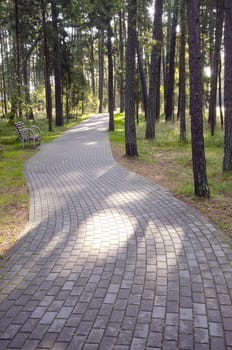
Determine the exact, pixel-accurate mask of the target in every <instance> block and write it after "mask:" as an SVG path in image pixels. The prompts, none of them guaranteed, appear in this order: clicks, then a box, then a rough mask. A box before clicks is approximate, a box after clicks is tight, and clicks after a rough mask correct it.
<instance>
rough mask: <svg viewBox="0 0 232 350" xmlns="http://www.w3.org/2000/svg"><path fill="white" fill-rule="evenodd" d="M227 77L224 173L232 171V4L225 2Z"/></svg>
mask: <svg viewBox="0 0 232 350" xmlns="http://www.w3.org/2000/svg"><path fill="white" fill-rule="evenodd" d="M224 50H225V77H224V107H225V139H224V159H223V171H232V98H231V96H232V2H231V0H225V34H224Z"/></svg>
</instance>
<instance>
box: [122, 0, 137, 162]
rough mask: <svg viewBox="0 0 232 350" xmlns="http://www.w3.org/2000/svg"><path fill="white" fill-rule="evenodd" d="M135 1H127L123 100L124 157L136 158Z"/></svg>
mask: <svg viewBox="0 0 232 350" xmlns="http://www.w3.org/2000/svg"><path fill="white" fill-rule="evenodd" d="M136 15H137V0H129V1H128V38H127V46H126V99H125V143H126V145H125V146H126V156H128V157H135V156H138V150H137V140H136V125H135V118H136V115H135V113H136V110H135V104H136V91H135V74H136V73H135V49H136V42H137V36H136Z"/></svg>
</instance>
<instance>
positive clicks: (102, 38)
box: [98, 30, 104, 113]
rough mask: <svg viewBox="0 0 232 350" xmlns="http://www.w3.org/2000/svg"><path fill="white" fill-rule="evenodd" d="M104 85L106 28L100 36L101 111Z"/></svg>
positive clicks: (99, 94)
mask: <svg viewBox="0 0 232 350" xmlns="http://www.w3.org/2000/svg"><path fill="white" fill-rule="evenodd" d="M103 87H104V30H101V31H100V36H99V91H98V98H99V113H102V111H103Z"/></svg>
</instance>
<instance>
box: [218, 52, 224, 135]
mask: <svg viewBox="0 0 232 350" xmlns="http://www.w3.org/2000/svg"><path fill="white" fill-rule="evenodd" d="M218 79H219V84H218V103H219V110H220V121H221V129H223V126H224V117H223V111H222V110H223V106H222V63H221V55H220V63H219V72H218Z"/></svg>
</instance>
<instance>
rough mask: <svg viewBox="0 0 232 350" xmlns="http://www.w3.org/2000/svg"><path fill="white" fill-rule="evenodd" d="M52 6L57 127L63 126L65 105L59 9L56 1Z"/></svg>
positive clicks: (52, 2)
mask: <svg viewBox="0 0 232 350" xmlns="http://www.w3.org/2000/svg"><path fill="white" fill-rule="evenodd" d="M51 5H52V27H53V35H54V39H53V54H54V56H53V59H54V77H55V106H56V125H57V126H63V125H64V118H63V104H62V79H61V65H60V42H59V36H58V24H57V22H58V9H57V6H56V4H55V1H54V0H52V1H51Z"/></svg>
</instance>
